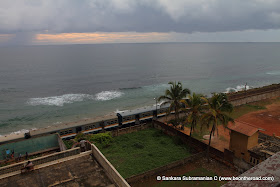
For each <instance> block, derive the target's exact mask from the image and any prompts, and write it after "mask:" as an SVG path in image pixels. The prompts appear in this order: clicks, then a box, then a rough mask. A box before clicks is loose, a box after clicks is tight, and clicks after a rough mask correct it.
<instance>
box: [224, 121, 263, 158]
mask: <svg viewBox="0 0 280 187" xmlns="http://www.w3.org/2000/svg"><path fill="white" fill-rule="evenodd" d="M228 128H229V129H230V130H231V132H230V143H229V150H230V151H232V152H233V154H234V156H235V157H237V158H240V159H243V160H245V161H246V162H250V157H251V156H250V153H249V152H248V150H250V149H251V148H253V147H255V146H257V145H258V138H259V130H261V129H259V128H257V127H254V126H252V125H250V124H248V123H244V122H240V121H236V122H235V123H234V124H233V123H231V124H229V125H228Z"/></svg>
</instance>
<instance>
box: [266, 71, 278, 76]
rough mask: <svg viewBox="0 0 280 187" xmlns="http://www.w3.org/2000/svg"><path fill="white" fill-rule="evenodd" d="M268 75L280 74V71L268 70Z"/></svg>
mask: <svg viewBox="0 0 280 187" xmlns="http://www.w3.org/2000/svg"><path fill="white" fill-rule="evenodd" d="M266 74H267V75H280V71H269V72H266Z"/></svg>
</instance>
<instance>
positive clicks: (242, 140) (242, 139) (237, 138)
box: [229, 131, 248, 158]
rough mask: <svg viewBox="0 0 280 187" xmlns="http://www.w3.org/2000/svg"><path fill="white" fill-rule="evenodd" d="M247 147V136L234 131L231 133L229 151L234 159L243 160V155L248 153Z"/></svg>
mask: <svg viewBox="0 0 280 187" xmlns="http://www.w3.org/2000/svg"><path fill="white" fill-rule="evenodd" d="M247 145H248V136H246V135H244V134H240V133H238V132H235V131H231V134H230V143H229V150H231V151H233V152H234V155H235V156H236V157H238V158H245V153H247V152H248V149H247ZM241 153H244V154H241Z"/></svg>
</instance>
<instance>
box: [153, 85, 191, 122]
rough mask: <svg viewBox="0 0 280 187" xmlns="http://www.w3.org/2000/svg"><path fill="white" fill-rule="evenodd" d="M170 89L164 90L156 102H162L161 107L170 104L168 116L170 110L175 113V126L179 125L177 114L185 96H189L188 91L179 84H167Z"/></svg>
mask: <svg viewBox="0 0 280 187" xmlns="http://www.w3.org/2000/svg"><path fill="white" fill-rule="evenodd" d="M168 84H170V89H167V90H165V95H163V96H160V97H159V98H158V101H161V100H164V102H163V103H162V104H161V105H165V104H170V106H169V110H168V114H170V112H171V111H172V110H174V111H175V121H176V124H178V123H179V112H180V109H181V108H182V104H183V99H184V98H186V96H187V94H190V90H189V89H187V88H185V89H183V87H182V83H181V82H178V83H176V82H169V83H168Z"/></svg>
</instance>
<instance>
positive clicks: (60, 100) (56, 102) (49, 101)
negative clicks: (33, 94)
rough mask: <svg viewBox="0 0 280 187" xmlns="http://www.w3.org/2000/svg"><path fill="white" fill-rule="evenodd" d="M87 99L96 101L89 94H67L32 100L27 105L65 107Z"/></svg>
mask: <svg viewBox="0 0 280 187" xmlns="http://www.w3.org/2000/svg"><path fill="white" fill-rule="evenodd" d="M86 99H94V97H93V96H92V95H89V94H65V95H61V96H53V97H41V98H40V97H39V98H31V99H29V100H28V101H27V104H28V105H32V106H37V105H49V106H63V105H64V104H66V103H73V102H77V101H83V100H86Z"/></svg>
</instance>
